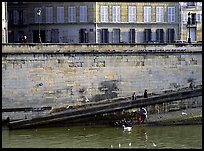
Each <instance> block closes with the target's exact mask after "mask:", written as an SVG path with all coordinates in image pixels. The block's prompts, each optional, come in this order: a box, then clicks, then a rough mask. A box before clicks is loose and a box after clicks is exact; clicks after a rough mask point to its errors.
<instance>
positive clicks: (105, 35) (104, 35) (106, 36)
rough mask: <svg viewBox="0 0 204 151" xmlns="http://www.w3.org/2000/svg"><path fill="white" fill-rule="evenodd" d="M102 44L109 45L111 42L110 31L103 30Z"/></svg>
mask: <svg viewBox="0 0 204 151" xmlns="http://www.w3.org/2000/svg"><path fill="white" fill-rule="evenodd" d="M100 35H101V43H108V42H109V39H108V37H109V33H108V29H101V34H100Z"/></svg>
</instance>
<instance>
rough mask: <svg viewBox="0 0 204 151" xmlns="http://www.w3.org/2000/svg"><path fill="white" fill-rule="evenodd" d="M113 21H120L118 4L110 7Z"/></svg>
mask: <svg viewBox="0 0 204 151" xmlns="http://www.w3.org/2000/svg"><path fill="white" fill-rule="evenodd" d="M112 14H113V16H112V17H113V22H120V6H113V7H112Z"/></svg>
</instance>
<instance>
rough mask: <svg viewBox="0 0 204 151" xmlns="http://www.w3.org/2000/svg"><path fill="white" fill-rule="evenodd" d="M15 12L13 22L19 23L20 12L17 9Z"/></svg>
mask: <svg viewBox="0 0 204 151" xmlns="http://www.w3.org/2000/svg"><path fill="white" fill-rule="evenodd" d="M13 13H14V20H13V23H14V24H15V25H16V24H18V21H19V14H18V11H17V10H14V11H13Z"/></svg>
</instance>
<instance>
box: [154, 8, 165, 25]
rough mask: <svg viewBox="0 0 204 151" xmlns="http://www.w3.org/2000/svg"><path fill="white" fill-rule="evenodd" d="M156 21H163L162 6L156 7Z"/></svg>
mask: <svg viewBox="0 0 204 151" xmlns="http://www.w3.org/2000/svg"><path fill="white" fill-rule="evenodd" d="M156 22H164V8H163V7H156Z"/></svg>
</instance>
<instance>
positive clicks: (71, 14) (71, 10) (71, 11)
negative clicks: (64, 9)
mask: <svg viewBox="0 0 204 151" xmlns="http://www.w3.org/2000/svg"><path fill="white" fill-rule="evenodd" d="M68 21H69V22H76V7H68Z"/></svg>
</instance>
